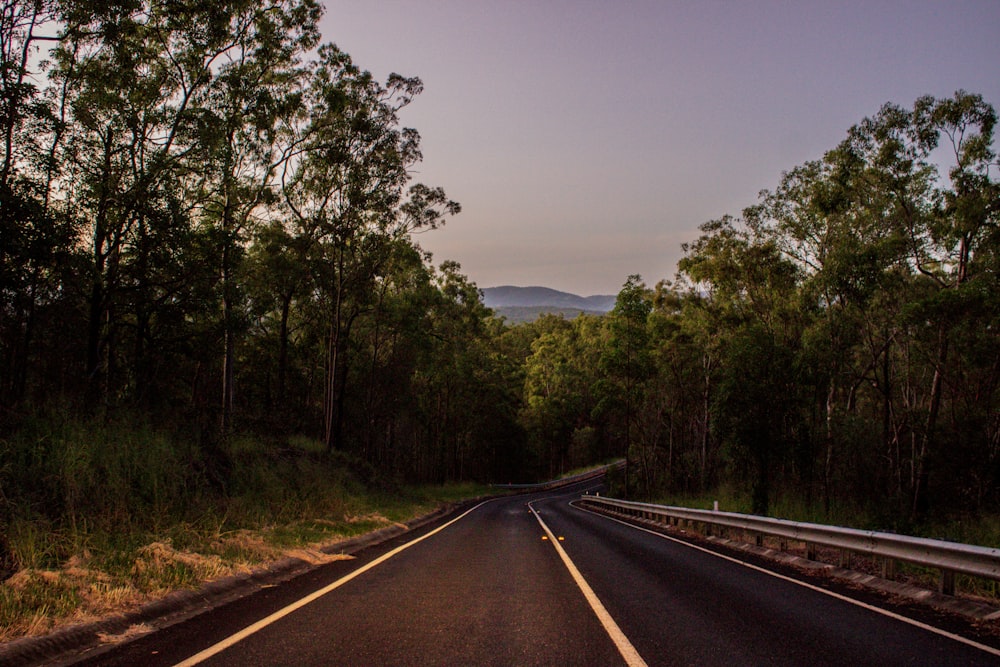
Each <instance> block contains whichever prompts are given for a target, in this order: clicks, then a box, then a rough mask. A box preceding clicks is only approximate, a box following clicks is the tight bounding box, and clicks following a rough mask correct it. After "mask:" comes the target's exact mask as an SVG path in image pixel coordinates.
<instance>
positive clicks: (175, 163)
mask: <svg viewBox="0 0 1000 667" xmlns="http://www.w3.org/2000/svg"><path fill="white" fill-rule="evenodd" d="M249 6H250V3H245V2H239V1H233V2H224V3H214V4H211V5H206V4H204V3H200V2H193V1H191V2H186V1H182V2H159V1H156V0H153V1H150V2H138V3H111V4H94V5H92V6H91V5H90V4H89V3H77V4H73V5H66V6H65V7H64V12H63V14H62V15H60V19H61V20H62V21H64V23H65V26H66V27H65V30H64V32H63V33H62V34H61V35H60V40H59V43H58V46H57V48H56V49H55V51H54V53H53V63H54V64H53V69H52V71H51V80H52V83H53V88H54V89H57V90H59V91H61V95H60V96H59V98H58V104H59V108H58V112H57V115H59V116H60V118H62V119H64V122H65V123H66V126H67V129H66V133H65V138H64V139H63V141H62V144H61V147H60V149H59V151H58V153H57V155H56V157H57V159H58V160H59V161H61V162H62V163H63V164H64V165H66V167H65V168H64V173H63V176H62V179H61V180H60V182H59V183H58V185H57V186H56V188H55V191H57V192H58V196H59V198H60V203H61V205H62V206H63V207H64V209H65V211H66V212H67V215H68V216H70V217H71V218H72V219H73V220H74V221H75V223H76V224H77V226H78V228H79V230H80V235H81V236H82V237H83V238H86V239H88V241H89V248H88V254H89V264H90V266H89V268H88V273H89V276H90V277H89V283H90V286H89V288H88V292H89V295H88V297H87V300H88V315H87V317H88V321H89V322H88V325H87V352H86V376H87V377H88V378H89V380H90V384H91V391H90V399H89V402H90V404H91V407H94V406H95V405H96V403H97V401H98V400H102V401H104V402H105V403H107V402H110V401H111V399H112V398H113V397H114V396H117V395H119V393H120V392H127V391H129V390H130V388H129V385H130V384H131V390H132V391H134V390H135V388H136V387H137V386H139V385H141V384H142V383H144V382H145V378H143V377H137V376H136V375H141V374H142V371H141V370H139V371H138V373H135V372H133V373H132V374H131V377H130V373H129V372H128V365H129V364H128V360H129V359H130V358H131V359H134V360H135V361H136V362H137V363H138V364H140V365H142V364H143V360H144V359H145V358H146V356H147V354H148V352H149V347H150V345H149V343H150V340H149V337H150V335H151V333H150V326H151V324H150V323H151V321H152V320H153V319H154V317H153V314H152V313H151V312H150V311H151V310H152V309H153V306H152V305H151V304H158V303H159V304H166V303H176V302H177V296H176V292H177V291H178V290H181V289H182V287H181V286H182V285H185V284H186V285H185V286H186V288H188V289H190V288H193V287H194V286H193V285H191V283H190V281H186V280H185V279H184V277H183V275H181V274H183V273H184V272H185V271H189V270H190V267H197V266H200V265H201V264H202V261H201V260H203V259H204V257H203V256H200V255H199V252H200V251H198V250H197V249H195V248H194V244H195V243H197V238H198V235H199V234H198V230H197V229H195V227H194V219H195V213H194V211H193V209H192V207H193V206H194V205H195V203H196V202H197V197H194V196H189V195H193V194H194V191H193V189H192V181H193V180H194V179H193V178H192V176H191V175H192V174H193V173H196V172H198V171H199V170H200V168H201V166H202V164H201V160H202V159H203V158H204V156H205V153H204V151H203V148H204V147H205V139H206V136H205V134H206V128H207V127H208V126H207V125H206V123H205V122H204V120H205V113H204V111H205V108H204V105H203V103H204V101H205V96H206V95H207V93H208V91H209V89H210V88H211V86H212V83H213V80H214V78H215V75H216V74H217V73H218V72H219V70H220V68H222V67H223V66H224V63H226V62H227V60H228V59H230V58H232V57H233V56H234V54H235V53H237V52H238V51H239V50H240V49H241V48H242V47H243V46H245V37H246V24H245V22H244V19H245V17H246V11H247V8H248V7H249ZM192 251H193V252H194V254H193V255H188V256H185V255H186V253H191V252H192ZM196 280H200V276H199V277H198V278H197V279H196ZM202 305H203V304H201V303H199V304H198V307H201V306H202ZM127 337H131V339H132V343H133V345H134V351H133V352H132V354H131V355H129V353H128V351H127V350H126V349H125V347H124V343H125V339H126V338H127Z"/></svg>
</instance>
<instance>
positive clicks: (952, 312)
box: [838, 91, 998, 516]
mask: <svg viewBox="0 0 1000 667" xmlns="http://www.w3.org/2000/svg"><path fill="white" fill-rule="evenodd" d="M995 125H996V112H995V111H994V109H993V107H992V106H990V105H989V104H987V103H986V102H985V101H984V100H983V99H982V97H981V96H979V95H972V94H968V93H965V92H964V91H959V92H957V93H956V94H955V95H954V97H952V98H948V99H934V98H932V97H923V98H920V99H918V100H917V101H916V102H915V103H914V105H913V108H912V109H910V110H907V109H904V108H902V107H899V106H896V105H886V106H885V107H883V108H882V110H881V111H880V112H879V113H878V114H877V115H876V116H874V117H872V118H868V119H865V120H864V121H863V122H861V123H860V124H858V125H857V126H855V127H854V128H852V129H851V130H850V132H849V135H848V138H847V139H846V140H845V141H844V142H843V144H842V145H841V146H840V147H839V148H838V150H839V151H841V152H843V153H844V154H846V155H847V156H849V158H850V159H851V160H852V161H854V163H855V164H856V165H857V171H858V174H859V177H858V178H857V180H856V188H857V190H856V194H855V196H856V197H857V198H858V199H859V200H860V201H864V202H867V201H870V200H874V201H880V202H885V205H884V206H883V209H882V211H880V215H881V218H882V220H883V221H884V222H883V224H885V225H887V226H889V227H890V228H891V229H893V230H894V231H895V232H896V233H897V234H898V235H900V236H901V237H902V238H903V239H905V244H904V245H905V261H906V265H907V267H908V268H909V270H910V271H912V272H914V274H915V276H914V281H913V284H914V290H915V291H914V296H913V298H912V299H911V303H910V304H908V306H907V308H906V313H907V317H906V319H904V320H903V322H902V323H903V324H905V325H906V326H907V328H908V331H909V332H910V334H909V335H908V339H909V340H908V343H909V344H910V345H914V344H915V345H916V348H914V351H917V352H918V353H919V354H920V355H921V356H924V357H925V358H926V359H927V360H928V362H929V365H930V369H931V370H930V373H929V375H930V377H929V380H928V381H927V382H928V384H927V385H925V386H926V388H925V390H924V391H923V392H922V399H921V400H920V401H919V403H914V404H913V407H914V410H913V418H914V419H917V418H920V419H921V421H922V423H916V422H914V423H913V424H912V427H911V428H912V429H913V434H914V438H915V445H914V447H913V455H912V460H911V474H910V484H909V486H910V489H911V503H910V510H911V513H912V514H913V515H914V516H919V515H920V514H922V513H923V512H924V511H925V509H926V507H927V503H928V499H927V485H928V476H929V466H930V463H929V462H930V460H931V458H932V454H933V453H934V448H935V443H936V442H939V441H940V439H941V434H940V433H938V430H939V418H940V415H941V407H942V401H943V398H944V396H945V389H946V382H947V378H948V376H949V375H955V374H956V373H958V372H960V367H961V366H962V365H963V362H964V361H967V360H961V359H958V360H954V359H953V358H952V356H951V354H950V351H951V348H952V347H953V344H954V342H955V340H956V337H957V336H958V335H959V334H960V332H961V331H962V327H959V326H958V325H959V324H960V323H962V322H963V320H966V319H967V312H968V311H967V309H966V305H967V304H969V303H970V302H971V301H975V300H976V299H977V298H978V296H977V295H978V294H979V290H980V288H979V286H978V285H979V284H981V283H982V281H984V280H985V281H990V280H992V275H991V274H990V273H989V271H981V270H979V265H978V263H977V257H978V255H979V254H980V253H984V254H987V255H988V254H989V252H990V246H991V245H992V244H993V243H995V241H996V234H995V230H996V226H997V215H998V212H997V205H996V202H997V197H998V184H997V181H996V180H995V177H994V175H993V174H992V170H994V169H995V166H996V154H995V151H994V149H993V143H994V135H993V132H994V127H995ZM942 166H947V176H945V175H943V174H941V173H940V168H941V167H942ZM921 294H922V296H921ZM970 323H971V322H970ZM913 370H914V369H912V368H911V369H910V370H909V371H908V373H912V371H913ZM915 380H916V378H915V377H914V378H913V380H912V381H915ZM908 381H911V380H908ZM912 381H911V382H912ZM920 415H922V417H920Z"/></svg>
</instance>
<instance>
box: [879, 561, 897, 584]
mask: <svg viewBox="0 0 1000 667" xmlns="http://www.w3.org/2000/svg"><path fill="white" fill-rule="evenodd" d="M895 576H896V561H895V560H894V559H892V558H883V559H882V578H883V579H893V578H895Z"/></svg>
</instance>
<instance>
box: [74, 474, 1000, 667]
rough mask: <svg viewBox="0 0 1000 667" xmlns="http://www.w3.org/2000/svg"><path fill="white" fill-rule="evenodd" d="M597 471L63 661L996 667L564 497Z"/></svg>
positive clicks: (985, 655)
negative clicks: (950, 666)
mask: <svg viewBox="0 0 1000 667" xmlns="http://www.w3.org/2000/svg"><path fill="white" fill-rule="evenodd" d="M596 484H597V483H595V482H587V483H584V484H580V485H576V486H575V487H573V488H570V489H565V490H562V491H550V492H539V493H534V494H526V495H522V496H514V497H507V498H500V499H495V500H492V501H488V502H485V503H483V504H481V505H478V506H476V507H474V508H471V509H470V510H469V511H468V512H467V513H465V514H462V515H457V516H452V517H448V518H446V519H442V520H441V521H439V522H436V523H434V524H431V525H428V526H425V527H424V528H421V529H419V530H416V531H413V532H410V533H407V534H405V535H402V536H400V537H398V538H395V539H394V540H391V541H389V542H387V543H384V544H382V545H379V546H378V547H372V548H369V549H366V550H365V551H363V552H361V553H359V554H358V557H357V558H356V559H355V560H351V561H338V562H334V563H330V564H328V565H326V566H323V567H320V568H317V569H316V570H314V571H312V572H310V573H308V574H307V575H304V576H302V577H299V578H296V579H295V580H293V581H291V582H288V583H287V584H283V585H281V586H277V587H273V588H268V589H265V590H263V591H260V592H258V593H256V594H254V595H251V596H248V597H246V598H243V599H240V600H237V601H235V602H233V603H230V604H228V605H226V606H224V607H221V608H219V609H215V610H211V611H208V612H206V613H205V614H202V615H201V616H198V617H196V618H193V619H191V620H188V621H185V622H182V623H178V624H175V625H173V626H170V627H168V628H166V629H164V630H161V631H159V632H155V633H152V634H150V635H147V636H145V637H142V638H139V639H137V640H134V641H132V642H129V643H127V644H123V645H121V646H118V647H114V648H110V649H105V650H103V651H102V652H100V653H98V654H94V655H89V656H82V657H81V658H80V659H79V660H78V661H77V662H76V663H74V664H79V665H107V666H115V665H137V664H138V665H143V667H159V666H161V665H162V666H176V665H194V664H199V665H206V666H214V667H218V666H222V665H233V666H235V665H240V666H244V665H626V664H628V665H641V664H649V665H734V664H761V665H763V664H767V665H785V664H787V665H803V664H809V665H843V664H854V665H863V664H873V665H874V664H878V665H880V666H881V667H886V666H888V665H914V664H921V665H926V664H934V665H947V664H956V665H958V664H961V665H976V664H983V665H987V664H1000V653H996V654H994V653H989V652H986V651H984V650H983V649H981V648H977V647H976V646H974V645H970V644H968V643H962V642H961V641H957V640H956V639H953V638H950V637H947V636H942V635H940V634H936V633H934V632H930V631H928V630H926V629H923V628H921V627H917V626H914V625H911V624H908V623H905V622H903V621H901V620H899V619H897V618H893V617H891V616H886V615H884V614H882V613H879V612H878V611H876V610H873V609H870V608H868V607H864V606H858V605H857V604H853V603H851V602H849V601H845V600H843V599H840V598H839V597H833V596H830V595H827V594H825V593H823V592H822V591H818V590H815V589H814V588H809V587H805V586H802V585H800V584H797V583H795V582H794V581H789V580H787V579H785V578H779V577H775V576H772V575H771V574H768V573H766V572H762V571H760V570H758V569H754V568H752V567H746V566H744V565H741V564H739V563H734V562H732V561H731V560H727V559H726V558H722V557H719V556H717V555H714V554H712V553H706V552H705V551H703V550H700V549H697V548H693V547H692V546H689V545H687V544H683V543H678V542H676V541H672V540H670V539H665V538H664V537H662V536H659V535H655V534H651V533H649V532H646V531H643V530H640V529H637V528H634V527H630V526H627V525H624V524H622V523H620V522H617V521H614V520H612V519H609V518H606V517H602V516H598V515H595V514H592V513H590V512H587V511H584V510H581V509H578V508H575V507H572V506H571V505H570V501H571V500H572V499H574V498H578V497H579V495H580V493H581V491H583V490H585V489H587V488H596ZM560 552H561V553H560ZM588 589H589V592H588ZM602 610H603V611H602ZM602 614H603V615H602ZM616 633H617V635H616Z"/></svg>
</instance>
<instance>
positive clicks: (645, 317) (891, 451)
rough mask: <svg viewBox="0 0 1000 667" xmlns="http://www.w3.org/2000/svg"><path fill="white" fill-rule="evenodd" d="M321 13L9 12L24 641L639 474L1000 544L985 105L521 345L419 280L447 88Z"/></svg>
mask: <svg viewBox="0 0 1000 667" xmlns="http://www.w3.org/2000/svg"><path fill="white" fill-rule="evenodd" d="M321 11H322V8H321V7H320V5H319V4H317V3H316V2H314V1H313V0H277V1H276V2H272V3H269V4H268V6H267V7H266V8H265V7H261V6H260V5H259V3H254V2H250V1H249V0H231V1H227V2H221V3H204V2H200V1H195V0H171V2H169V3H168V2H161V1H160V0H152V1H149V0H137V1H136V2H132V3H117V2H116V3H105V2H85V1H79V2H53V1H50V0H30V1H25V2H21V1H15V2H11V3H7V4H6V5H5V8H4V11H3V12H2V13H0V59H2V61H0V74H2V76H0V89H2V91H0V92H2V93H3V94H2V96H0V99H2V106H0V137H2V139H3V140H2V141H0V580H2V583H0V595H3V596H4V597H3V598H2V600H0V628H2V630H0V632H3V633H6V634H5V635H4V636H8V637H9V636H12V634H15V633H18V632H25V631H38V630H40V629H42V628H45V627H48V625H47V624H48V623H49V621H48V620H45V619H48V618H49V617H50V616H61V617H63V618H67V617H68V618H74V617H78V616H88V615H91V614H99V613H101V610H102V609H109V608H111V605H113V604H114V601H115V600H116V599H120V601H136V600H140V599H145V596H149V595H155V594H157V593H158V592H161V591H164V590H166V589H168V588H171V587H178V586H189V585H194V583H195V582H197V581H200V580H202V579H205V578H210V577H214V576H219V575H222V574H225V573H227V572H232V571H234V570H238V569H240V568H246V567H252V566H253V565H254V564H258V563H262V562H265V561H267V560H269V559H273V558H274V557H276V556H279V555H280V554H282V553H284V552H285V551H286V550H288V549H299V548H303V547H307V546H309V545H314V544H316V543H320V542H324V541H327V540H329V539H336V538H338V537H341V536H345V535H350V534H354V533H356V532H363V531H366V530H370V529H372V528H377V527H379V526H382V525H385V524H387V523H389V522H393V521H400V520H403V519H405V518H409V517H412V516H414V515H415V514H419V513H421V512H424V511H427V510H429V509H432V508H433V507H435V506H436V505H437V504H438V503H439V502H441V501H443V500H445V499H446V497H448V496H452V495H456V496H468V495H478V494H479V493H480V492H481V490H482V487H478V486H465V485H467V484H488V483H491V482H501V483H502V482H512V481H516V482H530V481H540V480H545V479H553V478H556V477H559V476H561V475H564V474H565V473H566V472H567V471H569V470H573V469H579V468H582V467H586V466H588V465H590V464H593V463H594V462H596V461H607V460H611V459H615V458H626V459H627V460H628V463H629V465H628V466H627V471H626V472H623V473H622V475H621V476H616V477H615V479H614V480H613V481H614V484H615V493H616V494H618V495H625V496H628V497H630V498H646V499H678V500H676V501H675V502H681V501H684V502H691V503H694V502H699V501H698V500H697V499H704V498H709V499H719V500H720V501H721V502H722V504H723V506H724V507H725V508H727V509H736V510H746V511H751V512H755V513H760V514H781V515H785V516H788V517H789V518H802V519H808V520H814V521H819V522H830V523H843V524H846V525H853V526H857V527H862V528H877V529H888V530H896V531H899V532H909V533H914V534H927V535H930V536H934V537H952V538H955V539H969V540H970V541H975V542H978V543H981V544H988V545H1000V534H998V533H997V530H996V528H995V526H996V525H997V523H998V522H997V520H996V519H995V518H994V517H996V516H1000V416H998V415H1000V409H998V407H1000V406H998V401H1000V224H998V223H1000V184H998V181H997V175H996V170H997V168H998V165H997V156H996V152H995V149H994V143H995V141H994V129H995V124H996V113H995V111H994V109H993V107H992V106H991V105H990V104H989V103H988V102H987V101H985V100H983V99H982V97H980V96H979V95H976V94H973V93H968V92H964V91H958V92H957V93H955V95H954V96H952V97H949V98H942V99H936V98H930V97H927V98H921V99H919V100H916V101H915V102H914V103H913V105H912V106H911V107H902V106H898V105H896V104H887V105H885V106H884V107H883V108H882V109H880V110H876V113H875V114H874V115H872V116H870V117H868V118H864V119H862V120H861V121H860V122H859V123H858V124H857V125H856V126H854V127H852V128H850V129H849V130H848V131H847V135H846V137H845V138H844V140H843V141H842V142H841V143H840V144H839V145H837V146H835V147H831V149H830V150H829V151H828V152H827V153H825V154H824V155H823V156H821V157H820V158H818V159H816V160H814V161H811V162H807V163H805V164H803V165H800V166H797V167H792V168H790V169H789V171H787V172H786V173H784V174H781V175H780V176H779V175H776V177H777V178H778V185H777V187H776V188H775V189H774V190H773V191H767V192H763V193H761V195H760V198H759V200H758V201H757V202H756V203H753V202H748V207H747V208H746V209H745V210H744V211H742V212H741V213H740V214H739V215H734V216H724V217H722V218H720V219H718V220H713V221H708V222H705V223H704V224H703V225H702V226H701V228H700V235H699V236H698V237H697V238H696V239H693V240H692V241H691V242H690V243H688V244H686V245H685V246H684V252H685V256H684V257H683V259H682V260H681V262H680V264H679V266H678V273H677V275H676V276H675V277H674V278H673V279H672V280H670V281H666V280H664V281H659V282H657V283H656V284H655V285H652V286H650V285H647V284H646V283H645V282H644V281H643V279H642V278H641V277H640V276H637V275H634V276H629V277H627V278H626V280H625V282H624V284H623V286H622V289H621V291H620V293H619V294H618V299H617V302H616V305H615V308H614V310H613V311H611V312H610V313H608V314H606V315H601V316H596V315H586V314H584V315H580V316H578V317H575V318H573V319H568V318H565V317H561V316H557V315H543V316H541V317H539V318H537V319H535V320H534V321H532V322H525V323H509V322H504V321H503V320H502V319H500V318H497V317H495V316H494V315H493V313H492V312H491V311H490V310H488V309H487V308H485V307H484V306H483V304H482V301H481V298H480V292H479V290H478V288H477V286H476V285H475V284H474V283H473V282H471V281H470V280H469V279H468V278H467V277H466V276H464V275H463V274H462V272H461V267H460V266H458V265H457V264H456V263H454V262H450V261H441V262H438V263H435V261H434V258H433V257H431V256H430V255H429V254H428V253H426V252H425V251H424V250H423V249H422V248H421V247H420V245H419V242H418V239H419V234H420V233H424V232H427V233H433V230H434V229H435V228H437V227H439V226H440V225H442V224H445V222H446V221H449V220H450V219H451V218H452V216H454V215H456V214H457V213H459V211H460V205H459V204H458V202H455V201H452V200H451V199H449V198H448V196H447V195H446V194H445V192H444V190H443V189H442V188H440V187H438V186H435V185H427V184H421V183H414V182H412V176H413V174H414V173H415V172H416V171H417V169H416V168H415V167H416V166H417V165H418V164H419V161H420V158H421V154H420V137H419V134H418V133H417V131H416V130H413V129H409V128H406V127H404V126H403V125H402V124H401V120H400V114H401V112H402V110H403V109H404V108H405V107H407V106H408V105H409V104H411V103H414V102H415V100H416V98H417V97H418V96H419V94H420V92H421V90H422V83H421V81H420V80H419V79H417V78H415V77H406V76H400V75H392V76H391V77H389V78H388V79H387V80H386V81H385V82H379V81H376V80H375V79H374V78H373V77H372V75H371V74H370V73H369V72H367V71H365V70H364V69H363V68H362V67H360V66H359V65H357V64H355V63H354V62H353V60H352V59H351V57H350V56H349V55H348V54H346V53H344V52H343V51H341V50H340V49H338V48H337V47H336V46H335V45H334V44H332V43H323V41H322V36H321V35H320V34H319V33H318V29H317V21H318V19H319V17H320V15H321ZM404 65H405V64H404ZM92 598H93V599H96V600H98V601H96V602H93V601H90V600H92ZM88 601H90V602H88Z"/></svg>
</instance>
